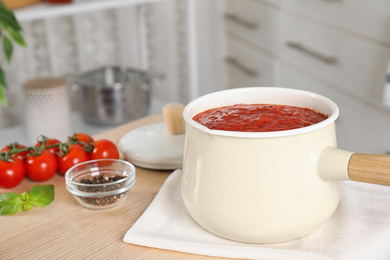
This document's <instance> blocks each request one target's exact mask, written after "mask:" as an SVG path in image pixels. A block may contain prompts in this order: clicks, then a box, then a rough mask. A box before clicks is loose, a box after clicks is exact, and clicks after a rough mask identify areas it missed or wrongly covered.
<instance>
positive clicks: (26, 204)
mask: <svg viewBox="0 0 390 260" xmlns="http://www.w3.org/2000/svg"><path fill="white" fill-rule="evenodd" d="M32 207H33V205H32V204H31V202H30V201H25V202H24V203H23V211H27V210H30V209H32Z"/></svg>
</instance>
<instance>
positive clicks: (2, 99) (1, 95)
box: [0, 85, 8, 107]
mask: <svg viewBox="0 0 390 260" xmlns="http://www.w3.org/2000/svg"><path fill="white" fill-rule="evenodd" d="M0 103H1V104H3V106H4V107H8V101H7V96H6V95H5V91H4V86H2V85H0Z"/></svg>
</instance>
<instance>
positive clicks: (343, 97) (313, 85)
mask: <svg viewBox="0 0 390 260" xmlns="http://www.w3.org/2000/svg"><path fill="white" fill-rule="evenodd" d="M281 85H282V86H284V87H289V88H296V89H303V90H307V91H312V92H314V93H317V94H320V95H323V96H326V97H328V98H330V99H332V100H333V101H334V102H335V103H336V104H337V105H338V107H339V109H340V116H339V118H338V119H337V121H336V130H337V142H338V146H339V148H341V149H345V150H349V151H351V152H361V153H385V152H387V151H390V138H389V133H390V114H389V113H385V112H382V111H379V110H378V109H376V108H375V107H373V106H370V105H368V104H367V103H365V102H361V101H359V100H358V99H355V98H354V97H353V96H351V95H348V94H346V93H345V92H344V91H342V90H338V89H337V88H332V87H331V86H329V85H326V84H325V83H321V82H319V81H317V80H315V79H313V78H311V77H308V76H306V75H305V74H303V73H301V72H298V71H296V70H295V69H293V68H290V67H288V66H281Z"/></svg>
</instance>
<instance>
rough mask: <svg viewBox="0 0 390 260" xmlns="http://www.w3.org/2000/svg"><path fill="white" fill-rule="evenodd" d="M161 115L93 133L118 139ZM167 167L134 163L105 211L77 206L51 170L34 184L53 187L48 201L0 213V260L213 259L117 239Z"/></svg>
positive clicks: (138, 213) (26, 188) (21, 187)
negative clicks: (132, 175)
mask: <svg viewBox="0 0 390 260" xmlns="http://www.w3.org/2000/svg"><path fill="white" fill-rule="evenodd" d="M162 120H163V118H162V116H161V115H157V116H149V117H145V118H142V119H138V120H136V121H133V122H130V123H127V124H124V125H121V126H119V127H116V128H113V129H112V130H109V131H106V132H104V133H101V134H97V135H95V136H94V138H95V139H96V140H98V139H102V138H104V139H109V140H111V141H113V142H115V143H116V144H118V142H119V140H120V139H121V137H122V136H123V135H124V134H126V133H127V132H128V131H130V130H132V129H134V128H137V127H140V126H142V125H146V124H151V123H156V122H161V121H162ZM12 141H17V140H10V142H12ZM171 172H172V171H155V170H147V169H142V168H137V171H136V183H135V185H134V187H133V188H132V189H131V190H130V193H129V197H128V198H127V200H126V201H125V202H124V203H122V204H121V205H119V206H118V207H114V208H111V209H106V210H90V209H86V208H84V207H82V206H81V205H79V204H78V203H77V202H76V200H75V199H74V198H73V197H72V195H71V194H70V193H69V192H68V191H67V189H66V187H65V179H64V177H63V176H62V175H60V174H56V176H55V177H54V178H52V179H51V180H49V181H46V182H42V183H39V184H54V186H55V199H54V201H53V202H52V203H51V204H50V205H49V206H46V207H44V208H32V209H31V210H29V211H26V212H23V211H21V212H19V213H17V214H15V215H11V216H2V217H0V259H23V260H24V259H217V258H215V257H206V256H200V255H192V254H186V253H179V252H174V251H168V250H160V249H155V248H148V247H142V246H136V245H132V244H127V243H124V242H123V237H124V235H125V234H126V232H127V230H128V229H129V228H130V227H131V226H132V225H133V224H134V223H135V222H136V221H137V219H138V218H139V217H140V216H141V215H142V213H143V212H144V211H145V209H146V208H147V207H148V206H149V204H150V203H151V202H152V200H153V198H154V197H155V195H156V194H157V192H158V190H159V189H160V187H161V185H162V184H163V183H164V181H165V179H166V178H167V177H168V176H169V174H170V173H171ZM36 184H38V183H36V182H32V181H30V180H28V179H25V180H23V182H22V183H21V184H19V185H18V186H17V187H15V188H13V189H9V190H6V189H0V193H4V192H10V191H12V192H15V193H18V194H21V193H22V192H23V191H29V190H30V188H31V187H33V186H34V185H36Z"/></svg>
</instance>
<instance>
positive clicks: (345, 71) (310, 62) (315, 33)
mask: <svg viewBox="0 0 390 260" xmlns="http://www.w3.org/2000/svg"><path fill="white" fill-rule="evenodd" d="M281 20H282V28H283V33H282V35H283V39H282V41H281V42H280V44H281V50H282V52H281V59H283V60H286V61H287V62H289V63H292V64H294V65H296V66H298V67H301V68H302V69H304V70H306V71H308V72H309V73H311V74H313V75H316V76H318V77H319V78H321V79H323V80H325V81H327V82H330V83H332V84H335V85H337V86H339V87H341V88H343V89H345V90H346V91H349V92H351V93H353V94H356V95H358V96H359V97H361V98H362V99H365V100H367V101H370V102H374V103H375V102H380V101H381V95H382V91H383V84H384V78H385V71H386V66H387V63H388V57H389V49H387V48H385V47H383V46H381V45H376V44H374V43H372V42H371V41H366V40H364V39H361V38H357V37H354V36H351V35H348V34H343V33H340V32H339V31H335V30H332V29H330V28H328V27H324V26H320V25H318V24H315V23H310V22H308V21H307V20H305V19H303V18H300V17H296V16H292V15H289V14H283V16H282V19H281Z"/></svg>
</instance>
